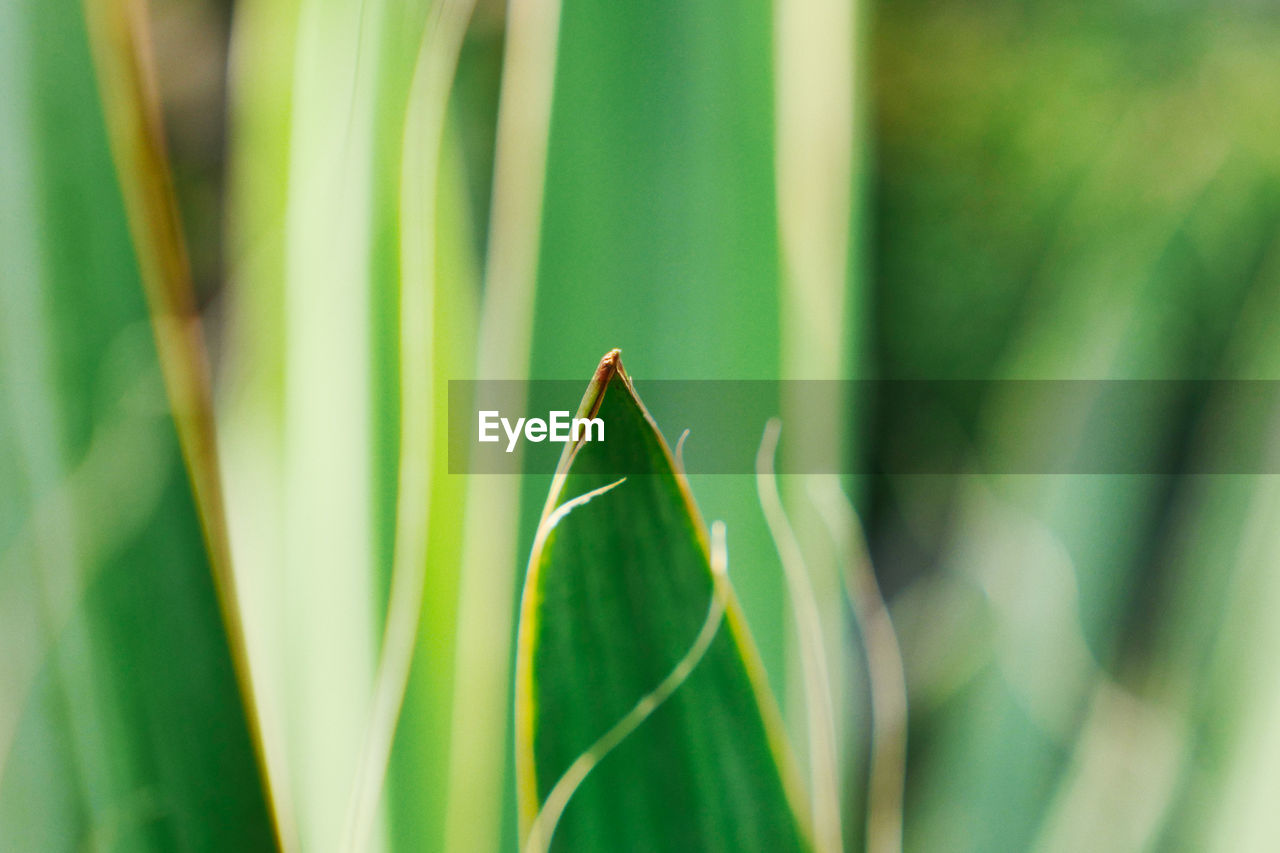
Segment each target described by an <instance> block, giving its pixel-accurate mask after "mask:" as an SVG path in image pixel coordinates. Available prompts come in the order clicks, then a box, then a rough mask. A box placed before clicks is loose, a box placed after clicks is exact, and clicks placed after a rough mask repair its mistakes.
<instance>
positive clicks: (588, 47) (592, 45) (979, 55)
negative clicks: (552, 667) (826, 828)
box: [0, 0, 1280, 853]
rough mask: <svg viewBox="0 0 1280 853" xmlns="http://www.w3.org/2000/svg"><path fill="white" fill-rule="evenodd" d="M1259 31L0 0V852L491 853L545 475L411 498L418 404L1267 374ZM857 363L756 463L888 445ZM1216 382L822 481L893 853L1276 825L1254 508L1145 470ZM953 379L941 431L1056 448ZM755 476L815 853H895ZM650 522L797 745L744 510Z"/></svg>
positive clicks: (910, 5)
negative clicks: (701, 561)
mask: <svg viewBox="0 0 1280 853" xmlns="http://www.w3.org/2000/svg"><path fill="white" fill-rule="evenodd" d="M1278 49H1280V9H1277V8H1275V7H1273V6H1272V5H1270V4H1267V3H1261V2H1249V0H1230V2H1216V3H1208V2H1196V0H1181V2H1175V3H1155V2H1147V0H1118V2H1094V0H1079V1H1078V2H1068V3H1047V2H995V0H983V1H982V2H956V1H955V0H953V2H937V0H928V1H927V2H926V0H907V2H897V3H889V2H871V0H861V1H860V2H859V3H857V4H851V3H849V2H842V0H777V2H775V3H773V4H770V3H767V2H759V1H758V0H746V2H729V0H656V2H650V3H634V2H630V3H628V2H623V3H594V2H586V0H543V2H535V0H510V2H509V3H508V4H503V3H501V2H497V0H402V2H387V0H359V2H356V0H238V2H234V3H232V2H222V1H220V0H152V2H143V0H85V2H84V4H83V5H81V4H79V3H76V2H72V0H0V367H2V370H3V372H2V373H0V850H5V851H7V850H33V851H34V850H41V851H44V850H65V849H83V848H88V849H110V850H116V849H122V850H133V849H158V850H168V849H184V850H185V849H193V850H256V849H274V848H276V847H280V846H282V847H283V848H285V849H289V850H308V851H310V850H329V849H352V848H355V849H388V850H437V849H439V850H451V851H464V853H471V851H486V850H499V849H503V850H509V849H515V848H516V846H517V844H518V831H517V822H516V816H515V815H516V806H515V796H514V782H513V772H514V771H513V767H512V759H511V755H512V752H513V743H512V722H511V707H512V697H511V679H512V672H511V666H512V663H511V661H512V648H513V642H514V637H515V630H516V611H517V600H518V595H519V590H520V585H521V581H522V573H523V571H524V563H525V561H526V559H527V555H528V553H529V548H530V546H531V543H532V540H533V536H534V531H535V528H536V526H537V523H538V518H539V512H540V510H541V506H542V502H543V499H544V497H545V495H546V493H547V488H548V485H549V483H550V473H551V472H549V471H529V472H528V474H527V475H526V476H525V477H523V478H514V477H498V476H492V477H484V476H472V477H467V476H465V475H456V474H448V473H446V470H447V464H446V455H445V453H446V442H445V436H444V425H445V416H444V400H445V391H446V383H447V381H448V380H449V379H462V378H466V379H473V378H482V379H522V378H536V379H543V378H546V379H579V378H580V379H581V380H582V382H583V384H584V386H585V383H586V380H587V379H588V378H589V377H590V374H591V371H592V369H593V368H594V366H595V364H596V362H597V360H598V359H599V358H600V356H601V355H602V354H603V353H605V352H606V351H608V350H609V349H611V348H613V347H621V348H622V350H623V352H624V354H625V359H626V364H627V369H628V370H629V372H630V373H631V374H632V376H634V377H635V378H636V380H637V383H638V387H639V390H640V393H641V396H643V381H644V380H645V379H656V378H665V379H702V378H707V379H710V378H715V379H736V378H741V379H775V378H777V379H810V378H812V379H854V378H868V377H878V378H891V379H953V378H954V379H994V380H999V379H1028V378H1034V379H1147V378H1152V379H1224V380H1225V379H1265V380H1274V379H1280V243H1278V242H1277V237H1278V236H1280V143H1278V142H1277V140H1280V110H1278V109H1277V108H1276V105H1277V104H1280V70H1278V69H1277V67H1276V63H1275V56H1276V55H1277V50H1278ZM153 85H154V90H153V88H152V87H153ZM133 120H136V121H137V122H138V124H136V125H135V124H131V123H130V122H131V121H133ZM139 128H141V130H139ZM139 140H142V141H141V142H139ZM148 141H149V142H148ZM157 152H158V154H157ZM152 154H157V156H151V155H152ZM175 225H177V226H178V227H177V228H175V227H174V226H175ZM192 312H198V316H199V318H200V320H201V321H202V324H203V332H204V341H203V342H201V341H198V340H196V337H198V336H195V335H193V334H192V329H195V328H197V327H196V326H194V325H192V324H191V323H190V322H189V321H190V319H191V316H193V314H192ZM184 342H185V343H184ZM188 344H190V346H188ZM206 366H207V368H208V371H209V373H210V375H211V381H210V384H209V386H208V387H209V388H211V389H212V390H211V392H209V393H207V394H206V393H204V392H203V391H202V389H203V388H205V385H204V382H203V379H202V377H203V376H204V371H205V368H206ZM875 387H878V388H881V387H882V388H887V389H889V392H887V393H888V394H889V396H888V397H886V398H885V399H867V400H850V401H849V415H848V417H846V418H826V419H822V418H819V419H814V418H807V417H805V414H804V413H803V412H799V411H795V410H794V407H793V406H789V405H788V400H786V399H779V400H778V401H777V407H778V411H779V413H780V415H781V417H782V421H783V425H784V426H783V446H782V460H783V467H782V470H783V471H784V472H785V459H786V453H787V450H786V447H787V440H788V436H794V438H793V439H792V440H793V441H801V440H806V441H826V442H834V443H838V444H839V445H841V446H842V447H843V448H844V449H845V451H846V453H848V454H849V455H850V458H859V459H867V460H871V461H870V463H869V464H868V469H871V468H874V460H875V459H876V458H877V454H878V453H883V452H885V451H884V448H885V447H887V446H889V445H890V444H891V442H892V441H893V438H894V436H895V435H896V434H898V433H900V432H901V431H903V430H907V429H910V428H911V423H910V421H911V419H914V418H921V417H924V418H927V417H930V413H928V412H924V413H921V412H912V411H903V409H902V407H901V406H899V405H895V403H896V402H900V401H895V400H894V399H892V396H891V391H892V388H893V386H892V385H886V386H875ZM1206 387H1207V388H1208V391H1207V392H1206V393H1205V394H1204V395H1202V396H1201V397H1199V398H1197V399H1195V400H1193V401H1191V402H1190V403H1188V404H1187V405H1186V406H1184V407H1182V408H1181V409H1180V410H1179V411H1178V412H1177V414H1176V416H1162V417H1160V418H1153V419H1151V420H1149V421H1146V422H1124V423H1119V422H1118V423H1116V424H1115V426H1114V429H1113V430H1112V431H1111V432H1110V433H1109V435H1108V441H1109V442H1113V443H1114V445H1115V448H1116V449H1117V452H1119V453H1121V454H1125V455H1133V456H1135V457H1139V458H1153V457H1154V458H1157V459H1158V462H1157V463H1153V466H1152V467H1153V468H1159V469H1160V470H1167V471H1169V472H1170V473H1168V474H1166V475H1158V476H1157V475H1142V476H1139V475H1123V476H1122V475H1057V476H1048V475H1040V476H1029V475H1025V476H993V475H978V474H974V475H967V476H951V477H926V476H877V477H870V476H867V477H858V478H846V480H845V482H844V483H843V487H844V489H845V491H846V492H847V493H848V494H849V495H850V496H851V497H852V499H853V502H854V504H855V505H856V507H857V508H858V511H859V515H860V518H861V522H862V526H863V527H864V528H865V533H866V539H867V543H868V547H869V553H870V556H871V561H872V564H873V565H874V567H875V575H876V577H877V579H878V581H879V585H880V589H881V590H882V592H883V595H884V598H885V600H886V602H887V604H888V607H889V612H890V613H891V615H892V621H893V627H894V628H895V629H896V636H897V642H898V644H899V645H900V647H901V655H902V664H903V670H904V672H905V682H906V689H907V700H908V709H909V713H908V718H907V731H908V736H907V758H906V765H905V788H904V797H903V805H902V810H901V814H900V815H897V814H896V813H895V814H894V815H892V816H891V819H892V821H893V822H895V823H896V822H898V821H899V820H900V825H901V828H902V847H903V848H905V849H907V850H911V851H974V852H975V853H977V851H1021V850H1037V851H1081V850H1099V851H1104V850H1105V851H1146V850H1215V851H1253V850H1257V851H1269V850H1273V849H1276V848H1277V846H1278V845H1280V812H1278V811H1277V810H1276V809H1275V808H1274V805H1273V792H1274V791H1275V790H1276V789H1277V787H1278V786H1280V665H1278V664H1277V663H1276V661H1277V659H1280V655H1277V651H1280V633H1278V632H1277V630H1276V626H1277V625H1280V622H1278V621H1277V620H1276V619H1275V618H1274V617H1273V615H1272V614H1273V613H1274V611H1275V609H1276V608H1277V607H1280V562H1278V560H1277V557H1276V555H1277V554H1278V553H1280V482H1277V480H1276V478H1275V477H1274V476H1273V475H1262V474H1258V475H1225V474H1224V475H1205V474H1190V473H1179V472H1185V471H1188V470H1190V469H1198V470H1204V469H1212V468H1213V462H1212V460H1213V459H1214V458H1215V456H1216V455H1218V454H1226V453H1229V452H1230V450H1231V448H1230V447H1226V446H1224V445H1223V442H1224V440H1225V439H1224V438H1223V434H1224V429H1223V425H1224V424H1232V426H1233V428H1234V429H1236V430H1239V429H1240V428H1241V425H1240V423H1239V421H1238V419H1239V418H1240V417H1243V415H1242V413H1240V412H1237V411H1235V410H1233V408H1232V404H1231V400H1230V399H1228V397H1227V395H1218V394H1215V393H1214V392H1213V386H1212V385H1209V386H1206ZM992 389H993V390H992V393H991V394H990V395H988V396H987V397H984V398H982V399H981V400H977V401H975V403H974V405H973V406H972V407H971V411H968V412H966V413H964V416H965V417H966V418H968V419H969V420H968V421H967V422H966V423H963V424H955V425H954V427H955V429H956V430H962V431H964V432H965V434H972V433H973V432H974V431H975V429H976V431H977V432H978V433H980V434H982V435H985V436H988V437H989V441H990V446H986V447H980V448H975V453H984V452H999V447H1000V442H1001V436H1002V435H1003V436H1006V440H1010V441H1013V440H1015V437H1016V436H1017V435H1018V434H1019V431H1026V430H1031V429H1035V428H1036V423H1037V419H1038V418H1045V417H1046V415H1045V413H1043V412H1033V411H1026V410H1023V409H1021V408H1020V402H1021V401H1020V399H1019V398H1017V397H1016V396H1013V395H1002V394H1001V393H1000V386H999V385H998V383H997V384H995V385H993V386H992ZM166 390H167V396H166ZM567 402H572V401H567ZM1102 415H1103V416H1105V412H1103V413H1102ZM1254 415H1257V413H1256V412H1252V413H1251V414H1250V416H1251V417H1252V416H1254ZM1278 416H1280V413H1278ZM215 422H216V427H217V432H216V438H215V436H214V435H213V433H212V432H211V431H210V430H209V426H210V425H211V424H214V423H215ZM660 426H661V427H662V428H663V430H664V431H665V432H666V434H667V438H668V440H670V441H672V442H673V443H674V439H675V438H676V437H677V436H678V435H679V430H680V425H679V424H665V423H664V424H660ZM947 426H948V425H947V424H942V427H941V428H944V429H945V428H947ZM1244 426H1245V429H1247V430H1253V431H1255V433H1256V434H1257V435H1259V436H1262V437H1263V438H1264V442H1263V446H1266V445H1267V444H1269V440H1268V439H1266V437H1267V436H1270V435H1272V434H1274V433H1275V430H1276V427H1277V420H1276V419H1275V418H1257V420H1256V423H1255V422H1252V421H1251V422H1249V423H1247V424H1245V425H1244ZM761 428H763V425H761ZM711 441H714V437H713V436H701V435H691V436H690V438H689V439H688V442H687V445H686V447H685V448H684V452H685V453H686V454H689V455H694V454H697V453H698V446H699V443H700V442H711ZM1063 441H1064V442H1067V443H1068V445H1069V444H1070V441H1071V434H1070V430H1069V429H1068V430H1067V431H1065V433H1064V438H1063ZM1275 452H1276V451H1275V450H1274V449H1270V448H1268V453H1275ZM215 454H216V457H215ZM1274 461H1275V460H1274V459H1273V458H1270V457H1268V458H1267V459H1261V460H1259V470H1262V469H1263V468H1265V467H1266V466H1267V465H1272V466H1274ZM184 462H185V467H184ZM184 471H185V474H184ZM781 479H782V482H781V486H782V494H783V499H784V502H785V503H786V504H787V506H788V509H789V510H790V512H791V515H792V521H793V523H794V525H795V527H796V531H797V534H798V536H799V538H800V541H801V543H802V546H803V549H804V554H805V557H806V560H807V563H808V565H809V569H810V572H811V576H812V577H811V579H812V583H813V586H814V589H815V592H816V594H817V597H818V600H819V603H820V606H821V610H822V614H821V615H822V618H823V625H822V627H823V630H824V637H825V642H826V645H827V651H828V659H829V661H830V662H831V665H832V667H833V672H834V673H835V679H834V686H833V705H834V708H835V710H836V712H837V719H838V720H839V721H840V731H839V733H838V734H839V741H840V742H839V745H838V752H839V755H838V758H839V761H840V764H841V767H842V778H841V784H842V790H841V797H842V802H843V803H844V805H845V814H844V830H845V834H846V843H845V847H846V848H847V849H849V850H859V849H863V848H864V847H866V846H867V838H868V837H871V838H872V839H873V843H872V844H871V846H872V847H876V848H877V849H878V850H888V849H896V844H894V843H892V842H890V843H889V844H888V846H885V845H884V844H883V843H877V842H876V841H875V839H876V838H879V839H880V842H883V836H876V835H875V833H871V832H869V827H868V825H867V819H866V817H865V816H866V814H867V808H868V804H867V800H868V795H867V790H868V784H869V783H868V780H869V778H870V777H871V776H872V775H873V774H872V773H871V770H870V769H869V764H870V760H871V756H870V753H871V749H870V745H871V743H872V742H873V726H872V713H871V708H872V696H873V693H874V691H875V690H877V689H882V688H883V685H877V684H876V683H875V679H873V678H870V677H869V676H868V675H867V667H866V665H865V662H864V661H865V659H866V656H865V652H866V649H865V642H864V640H863V638H864V636H866V633H865V630H864V629H865V628H866V626H865V625H863V624H860V623H859V620H858V619H855V618H854V611H853V609H852V608H851V607H850V606H849V605H848V604H847V602H846V598H845V593H844V591H842V581H841V574H840V562H839V553H838V549H837V547H836V543H833V540H832V538H831V535H830V532H829V531H828V530H827V528H826V527H825V525H824V524H823V523H822V518H821V510H822V506H821V505H820V502H819V501H817V500H816V499H815V498H814V495H813V492H812V490H811V489H810V488H809V485H810V484H807V483H805V482H804V481H803V480H802V479H801V478H798V477H787V476H785V474H784V476H783V477H782V478H781ZM193 484H194V488H193ZM693 491H694V494H695V496H696V497H697V499H698V501H699V503H700V506H701V509H702V512H703V515H704V516H705V517H706V518H707V519H708V520H710V519H723V520H724V521H725V522H726V523H727V526H728V531H729V534H728V538H729V548H730V553H731V555H732V557H731V561H732V577H733V581H734V584H735V586H736V588H737V591H738V594H739V595H740V597H741V599H742V602H743V606H744V609H745V612H746V616H747V619H748V622H749V623H750V626H751V628H752V631H753V633H754V635H755V639H756V642H757V644H758V646H759V648H760V651H761V655H762V657H763V660H764V663H765V666H766V669H767V672H768V676H769V682H770V686H771V687H772V689H773V692H774V693H775V695H776V696H777V697H778V700H779V702H780V704H781V705H782V708H783V711H784V715H785V717H786V721H787V725H788V730H789V732H790V734H791V740H792V742H793V743H794V744H797V751H798V752H800V753H801V763H802V764H806V763H807V761H806V759H805V757H804V754H803V753H804V750H803V749H800V748H799V746H798V745H799V744H802V743H803V742H804V725H805V723H804V708H805V704H806V699H805V696H804V691H803V689H802V688H801V686H800V682H799V675H798V672H799V669H798V664H797V660H796V658H797V650H796V648H795V642H794V640H793V636H794V624H793V619H792V617H791V615H790V613H791V610H790V606H789V605H788V603H787V596H786V592H785V586H784V583H783V579H782V573H781V568H780V565H779V561H778V558H777V552H776V550H775V547H774V544H773V541H772V540H771V538H770V533H769V529H768V527H767V526H766V523H765V519H764V516H763V515H762V512H761V508H760V505H759V501H758V499H757V495H756V483H755V481H754V478H752V477H750V476H746V475H743V476H732V475H717V476H709V475H704V476H701V477H695V478H694V482H693ZM854 592H855V595H854V599H855V604H856V603H857V601H858V596H857V594H856V591H854ZM647 784H656V782H654V781H653V780H650V781H649V782H647Z"/></svg>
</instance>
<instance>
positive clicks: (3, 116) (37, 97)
mask: <svg viewBox="0 0 1280 853" xmlns="http://www.w3.org/2000/svg"><path fill="white" fill-rule="evenodd" d="M96 11H97V12H99V13H103V14H107V15H113V14H116V13H118V12H119V11H120V9H119V8H117V7H110V8H107V7H105V6H104V7H99V8H97V9H96ZM113 44H114V43H113ZM115 46H116V47H119V45H115ZM0 105H3V106H2V107H0V257H3V258H4V266H5V271H4V273H3V274H0V659H2V660H3V663H0V849H2V850H6V851H9V850H13V851H25V850H32V851H45V850H70V849H93V850H97V849H113V850H153V849H154V850H172V849H186V850H196V851H204V850H209V851H213V850H244V851H258V850H269V849H273V848H274V847H275V846H276V844H275V837H274V829H273V826H272V818H271V813H270V810H269V807H268V803H267V800H266V797H265V795H264V793H263V786H262V783H261V779H260V776H259V771H258V766H257V762H256V760H255V754H254V746H253V737H252V734H251V730H250V724H249V721H248V718H247V714H246V712H245V707H244V704H243V700H242V695H241V692H240V690H239V688H238V686H237V680H236V673H235V668H234V665H233V657H232V644H231V643H230V642H229V640H228V634H227V630H226V629H225V628H224V623H223V620H222V617H221V615H220V613H219V606H218V597H217V592H216V589H215V579H214V575H213V573H212V568H211V562H212V558H211V556H210V555H209V553H208V552H207V551H206V548H205V544H204V537H203V535H202V532H201V522H200V519H199V518H198V515H197V505H196V500H195V498H194V497H193V491H192V482H193V477H194V476H198V475H196V474H192V475H189V474H188V472H187V471H186V470H184V467H183V458H182V454H181V451H180V448H179V440H178V431H177V430H176V429H175V423H174V416H173V414H172V409H171V408H170V407H169V406H168V405H167V404H166V395H165V387H164V383H163V381H162V375H163V372H164V371H162V369H161V365H160V362H159V358H158V356H157V346H156V339H155V338H154V337H153V335H152V331H151V328H150V326H149V322H148V309H147V304H146V301H145V299H144V295H143V287H142V281H141V278H142V276H141V274H140V268H141V267H144V266H146V264H147V263H148V258H147V257H145V256H146V255H148V253H150V252H153V251H155V250H156V248H157V247H156V246H149V247H148V246H146V245H144V240H143V239H142V237H143V235H139V238H140V239H139V241H138V245H139V248H138V250H137V252H136V253H135V250H134V247H133V244H131V241H130V234H129V229H128V227H127V226H126V213H125V210H126V207H125V203H124V199H123V197H122V192H121V183H122V182H118V181H117V172H116V170H115V169H114V168H113V166H112V159H111V154H110V150H109V147H108V140H107V135H106V133H105V127H104V124H105V123H104V114H103V110H102V108H101V104H100V101H99V98H98V94H97V91H96V90H95V84H94V71H93V66H92V64H91V60H90V55H89V41H88V35H87V31H86V24H85V18H84V15H83V10H82V7H81V6H80V4H79V3H76V2H74V0H57V2H52V3H44V2H28V0H23V2H17V3H6V4H4V5H3V7H2V8H0ZM122 106H124V108H126V109H127V108H128V105H127V104H126V105H122V104H120V103H117V104H115V107H116V108H117V109H119V108H121V107H122ZM135 106H136V105H135ZM134 177H139V176H137V175H135V176H134ZM168 236H169V237H170V238H172V237H173V236H174V234H173V232H171V233H170V234H169V235H168ZM151 237H153V238H155V239H165V238H164V237H163V236H161V235H160V234H158V233H151ZM169 248H170V249H172V248H173V247H172V245H171V246H170V247H169ZM152 260H154V256H153V257H152ZM153 272H154V271H153ZM156 280H158V279H156ZM166 280H169V281H171V279H166ZM169 367H170V368H172V365H170V366H169Z"/></svg>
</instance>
